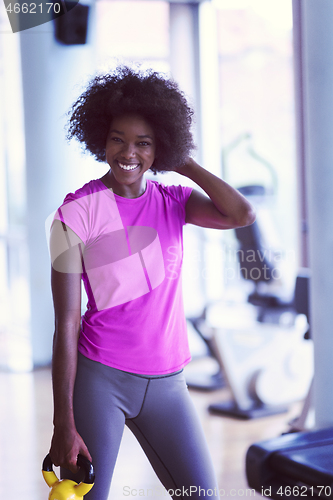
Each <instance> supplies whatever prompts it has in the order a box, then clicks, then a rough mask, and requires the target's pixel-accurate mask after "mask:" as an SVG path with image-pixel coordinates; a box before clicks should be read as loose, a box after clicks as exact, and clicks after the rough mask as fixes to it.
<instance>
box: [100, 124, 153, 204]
mask: <svg viewBox="0 0 333 500" xmlns="http://www.w3.org/2000/svg"><path fill="white" fill-rule="evenodd" d="M105 153H106V161H107V162H108V164H109V165H110V169H111V170H110V172H109V173H108V174H107V176H106V177H107V179H105V180H106V181H107V182H108V184H109V186H108V187H112V189H113V190H114V192H115V193H116V194H119V195H120V196H124V197H126V198H136V197H138V196H141V194H143V193H144V190H145V181H144V178H143V174H144V173H145V172H146V171H147V170H148V169H149V168H150V167H151V166H152V164H153V162H154V159H155V135H154V131H153V129H152V128H151V126H150V125H149V123H147V122H146V120H145V119H144V118H142V117H141V116H137V115H122V116H119V117H116V118H114V119H113V121H112V123H111V126H110V130H109V134H108V137H107V141H106V148H105Z"/></svg>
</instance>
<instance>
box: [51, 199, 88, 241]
mask: <svg viewBox="0 0 333 500" xmlns="http://www.w3.org/2000/svg"><path fill="white" fill-rule="evenodd" d="M88 196H89V195H88ZM88 196H86V197H81V198H79V199H73V196H72V195H71V194H70V195H67V196H66V198H65V200H64V203H63V204H62V205H61V206H60V207H59V208H58V210H57V211H56V213H55V215H54V220H55V219H57V220H60V221H61V222H63V223H64V224H66V226H68V227H69V228H70V229H71V230H72V231H74V233H75V234H77V235H78V237H79V238H80V239H81V240H82V241H83V243H84V244H86V242H87V240H88V236H89V212H88V203H87V202H88V199H87V198H88Z"/></svg>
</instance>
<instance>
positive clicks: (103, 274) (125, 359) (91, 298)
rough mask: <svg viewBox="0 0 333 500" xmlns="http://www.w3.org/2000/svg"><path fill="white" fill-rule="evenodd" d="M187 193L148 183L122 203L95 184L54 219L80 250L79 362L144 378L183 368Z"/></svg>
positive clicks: (69, 200)
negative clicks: (79, 243) (82, 302)
mask: <svg viewBox="0 0 333 500" xmlns="http://www.w3.org/2000/svg"><path fill="white" fill-rule="evenodd" d="M191 191H192V189H191V188H189V187H183V186H164V185H162V184H159V183H158V182H156V181H150V180H148V181H147V189H146V191H145V193H144V194H143V195H142V196H140V197H139V198H134V199H128V198H123V197H121V196H118V195H115V194H114V193H112V191H111V190H109V189H107V188H106V186H105V185H104V184H103V183H102V181H100V180H93V181H90V182H89V183H88V184H85V185H84V186H83V187H82V188H81V189H79V190H78V191H76V192H75V193H70V194H68V195H67V196H66V198H65V200H64V203H63V205H62V206H61V207H60V208H59V209H58V211H57V213H56V215H55V219H59V220H61V221H63V222H64V223H65V224H66V225H67V226H68V227H69V228H71V229H72V230H73V231H74V232H75V233H76V234H77V235H78V236H79V237H80V238H81V240H82V241H83V243H84V245H85V247H84V251H83V266H84V267H83V271H84V272H83V273H82V279H83V281H84V285H85V289H86V292H87V296H88V304H87V310H86V312H85V314H84V315H83V316H82V327H81V333H80V338H79V351H80V352H81V353H82V354H83V355H84V356H86V357H88V358H90V359H92V360H95V361H99V362H100V363H103V364H105V365H108V366H112V367H114V368H118V369H120V370H124V371H129V372H132V373H138V374H147V375H159V374H167V373H172V372H174V371H177V370H179V369H181V368H182V367H183V366H184V365H185V364H186V363H188V362H189V360H190V352H189V347H188V340H187V330H186V321H185V316H184V308H183V298H182V282H181V267H182V259H183V236H182V232H183V225H184V224H185V204H186V202H187V200H188V198H189V196H190V194H191Z"/></svg>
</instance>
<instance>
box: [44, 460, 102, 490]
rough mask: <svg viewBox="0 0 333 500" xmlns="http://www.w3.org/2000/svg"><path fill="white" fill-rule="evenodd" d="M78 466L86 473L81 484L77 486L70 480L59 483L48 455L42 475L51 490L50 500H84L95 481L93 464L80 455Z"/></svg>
mask: <svg viewBox="0 0 333 500" xmlns="http://www.w3.org/2000/svg"><path fill="white" fill-rule="evenodd" d="M77 465H78V467H80V468H82V469H83V471H84V480H83V481H82V482H81V483H79V484H77V483H76V482H75V481H71V480H70V479H62V480H60V481H59V479H58V478H57V476H56V475H55V473H54V472H53V464H52V460H51V458H50V455H46V457H45V458H44V461H43V466H42V474H43V477H44V479H45V481H46V484H47V485H48V486H50V488H51V491H50V494H49V500H82V499H83V495H85V494H86V493H88V491H90V490H91V488H92V487H93V486H94V481H95V474H94V468H93V465H92V463H91V462H89V460H88V459H87V458H85V457H84V456H82V455H78V457H77Z"/></svg>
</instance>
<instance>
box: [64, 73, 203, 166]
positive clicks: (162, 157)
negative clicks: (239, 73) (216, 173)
mask: <svg viewBox="0 0 333 500" xmlns="http://www.w3.org/2000/svg"><path fill="white" fill-rule="evenodd" d="M129 113H130V114H135V115H140V116H142V117H143V118H144V119H145V120H146V121H147V122H148V123H149V124H150V126H151V127H152V128H153V130H154V133H155V138H156V157H155V160H154V163H153V165H152V166H151V170H152V171H153V172H154V173H156V172H165V171H170V170H174V168H176V167H179V166H180V165H181V164H182V163H184V161H185V160H186V159H187V157H188V156H189V155H190V153H191V151H192V150H193V149H194V147H195V146H194V143H193V137H192V133H191V123H192V116H193V111H192V109H191V108H190V107H189V105H188V103H187V101H186V98H185V96H184V94H183V92H181V91H180V90H179V88H178V85H177V84H176V83H175V82H174V81H173V80H171V79H167V78H165V77H163V76H162V75H160V74H159V73H157V72H154V71H153V70H149V71H135V70H133V69H131V68H129V67H127V66H120V67H118V68H116V70H115V71H114V72H112V73H110V74H106V75H102V76H96V77H95V78H94V79H93V80H92V81H91V82H90V83H89V85H88V87H87V89H86V90H85V92H84V93H83V94H82V95H81V96H80V97H79V98H78V99H77V101H76V102H75V103H74V104H73V106H72V108H71V110H70V111H69V113H68V114H69V116H70V119H69V123H68V131H67V138H68V139H72V138H73V137H75V138H76V139H78V140H79V141H80V142H81V143H82V145H83V147H84V148H85V150H87V151H89V152H90V153H91V154H92V155H93V156H94V157H95V158H96V160H97V161H100V162H105V161H106V157H105V146H106V140H107V135H108V132H109V129H110V125H111V122H112V120H113V118H114V117H116V116H120V115H124V114H129Z"/></svg>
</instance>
